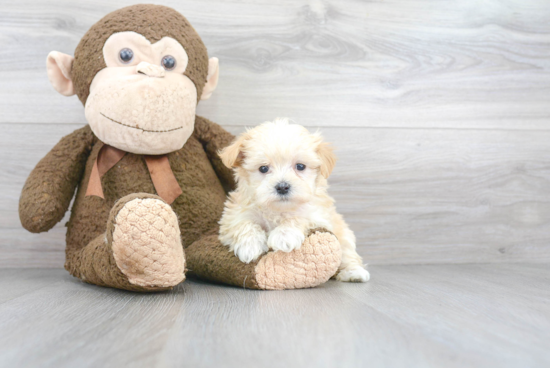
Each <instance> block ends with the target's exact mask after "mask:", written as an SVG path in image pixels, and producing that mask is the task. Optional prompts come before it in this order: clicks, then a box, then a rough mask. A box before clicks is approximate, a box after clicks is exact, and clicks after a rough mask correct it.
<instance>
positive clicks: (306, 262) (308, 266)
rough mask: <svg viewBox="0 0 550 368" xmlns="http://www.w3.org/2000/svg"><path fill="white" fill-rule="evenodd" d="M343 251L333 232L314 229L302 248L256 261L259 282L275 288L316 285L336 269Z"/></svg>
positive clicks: (323, 281)
mask: <svg viewBox="0 0 550 368" xmlns="http://www.w3.org/2000/svg"><path fill="white" fill-rule="evenodd" d="M341 255H342V251H341V249H340V243H339V242H338V240H337V239H336V237H335V236H334V235H333V234H331V233H329V232H326V231H324V230H322V229H316V230H312V231H311V232H310V235H309V236H308V237H307V238H306V239H305V241H304V243H303V244H302V246H301V247H300V249H295V250H293V251H291V252H288V253H285V252H269V253H267V254H266V255H265V256H263V257H262V258H261V259H260V260H259V262H258V264H257V265H256V269H255V274H256V275H255V276H256V282H257V283H258V286H260V288H261V289H272V290H281V289H303V288H309V287H315V286H318V285H320V284H322V283H325V282H326V281H328V279H330V278H331V277H332V276H333V275H334V274H335V273H336V271H337V270H338V266H339V265H340V261H341Z"/></svg>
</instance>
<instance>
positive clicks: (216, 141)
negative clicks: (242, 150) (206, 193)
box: [195, 115, 235, 193]
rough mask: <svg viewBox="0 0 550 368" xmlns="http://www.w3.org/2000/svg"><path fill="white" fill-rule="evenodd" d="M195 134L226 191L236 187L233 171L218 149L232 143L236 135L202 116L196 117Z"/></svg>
mask: <svg viewBox="0 0 550 368" xmlns="http://www.w3.org/2000/svg"><path fill="white" fill-rule="evenodd" d="M195 135H196V137H197V139H198V140H199V142H201V143H202V146H203V147H204V150H205V151H206V154H207V156H208V159H209V160H210V162H211V163H212V167H213V168H214V171H215V172H216V175H218V178H219V179H220V181H221V183H222V185H223V189H224V190H225V192H226V193H228V192H230V191H232V190H234V189H235V179H234V177H233V171H232V170H231V169H229V168H228V167H227V166H225V165H224V164H223V162H222V160H221V159H220V156H219V155H218V151H219V150H221V149H222V148H225V147H227V146H229V144H231V142H232V141H233V139H235V136H234V135H233V134H231V133H229V132H228V131H226V130H225V129H223V128H222V127H221V126H219V125H218V124H216V123H213V122H211V121H210V120H208V119H205V118H203V117H201V116H198V115H197V117H196V119H195Z"/></svg>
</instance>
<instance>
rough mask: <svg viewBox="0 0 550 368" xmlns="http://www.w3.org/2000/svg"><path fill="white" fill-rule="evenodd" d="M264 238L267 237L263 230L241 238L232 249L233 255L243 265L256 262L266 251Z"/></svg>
mask: <svg viewBox="0 0 550 368" xmlns="http://www.w3.org/2000/svg"><path fill="white" fill-rule="evenodd" d="M266 238H267V236H266V234H265V232H264V231H263V230H262V231H254V232H250V233H249V234H247V235H246V236H241V237H240V238H239V242H238V243H237V244H235V246H234V247H233V249H234V251H235V255H236V256H237V257H239V259H240V260H241V261H242V262H244V263H250V262H252V261H255V260H257V259H258V258H259V257H260V256H261V255H262V254H264V253H266V252H267V251H268V247H267V241H266Z"/></svg>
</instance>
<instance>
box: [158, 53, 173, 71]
mask: <svg viewBox="0 0 550 368" xmlns="http://www.w3.org/2000/svg"><path fill="white" fill-rule="evenodd" d="M161 64H162V66H163V67H164V69H166V70H172V69H174V68H175V67H176V58H175V57H173V56H172V55H166V56H165V57H163V58H162V61H161Z"/></svg>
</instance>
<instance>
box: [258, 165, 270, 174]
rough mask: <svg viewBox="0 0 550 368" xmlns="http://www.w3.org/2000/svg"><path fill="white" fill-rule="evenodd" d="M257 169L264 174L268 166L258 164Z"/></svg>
mask: <svg viewBox="0 0 550 368" xmlns="http://www.w3.org/2000/svg"><path fill="white" fill-rule="evenodd" d="M259 170H260V172H261V173H262V174H265V173H266V172H268V171H269V166H260V169H259Z"/></svg>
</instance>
